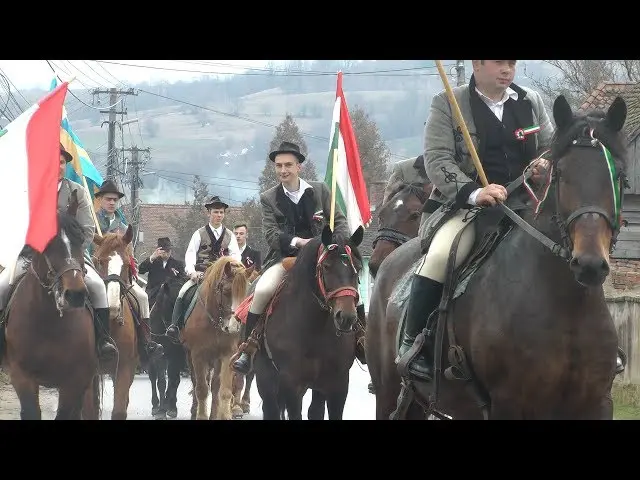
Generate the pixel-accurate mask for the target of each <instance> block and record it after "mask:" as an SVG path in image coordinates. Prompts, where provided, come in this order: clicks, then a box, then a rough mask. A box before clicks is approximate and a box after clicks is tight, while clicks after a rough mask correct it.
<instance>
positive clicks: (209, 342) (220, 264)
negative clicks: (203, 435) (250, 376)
mask: <svg viewBox="0 0 640 480" xmlns="http://www.w3.org/2000/svg"><path fill="white" fill-rule="evenodd" d="M253 270H254V269H253V267H249V268H245V267H244V265H243V264H242V263H240V262H237V261H236V260H234V259H233V258H231V257H228V256H224V257H221V258H219V259H218V260H216V261H215V262H214V263H213V264H212V265H211V266H209V268H207V270H206V272H205V276H204V279H203V280H202V284H201V286H200V288H199V290H198V292H196V295H197V296H198V298H197V301H196V304H195V307H194V308H193V311H192V312H191V313H190V314H189V316H188V317H186V318H185V326H184V328H183V329H182V332H181V339H182V343H183V344H184V346H185V348H186V349H187V358H188V362H189V366H190V371H191V383H192V384H193V393H192V396H193V403H192V407H191V418H192V419H197V420H206V419H207V418H208V419H209V420H230V419H231V418H232V414H231V404H232V397H233V393H232V392H233V370H232V369H231V364H230V360H231V356H232V355H233V354H234V353H235V351H236V349H237V347H238V341H239V340H240V322H238V321H237V320H236V319H235V317H234V315H233V313H234V311H235V309H236V307H237V306H238V305H239V304H240V302H241V301H242V300H243V298H244V297H245V295H246V292H247V287H248V285H249V278H250V276H251V274H252V273H253ZM209 391H211V396H212V399H211V410H210V412H209V414H208V415H207V400H208V397H209Z"/></svg>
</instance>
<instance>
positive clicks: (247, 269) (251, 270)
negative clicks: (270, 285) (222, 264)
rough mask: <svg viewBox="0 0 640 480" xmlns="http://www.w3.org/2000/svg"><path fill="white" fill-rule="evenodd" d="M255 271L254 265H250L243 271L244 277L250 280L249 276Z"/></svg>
mask: <svg viewBox="0 0 640 480" xmlns="http://www.w3.org/2000/svg"><path fill="white" fill-rule="evenodd" d="M255 269H256V266H255V265H251V266H250V267H249V268H245V270H244V276H245V277H247V278H251V275H253V271H254V270H255Z"/></svg>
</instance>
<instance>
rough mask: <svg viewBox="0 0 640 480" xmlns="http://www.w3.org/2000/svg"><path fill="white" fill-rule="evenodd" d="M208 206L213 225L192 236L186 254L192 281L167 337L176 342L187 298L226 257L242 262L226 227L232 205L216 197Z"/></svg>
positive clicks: (178, 301) (184, 289)
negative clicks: (211, 269) (226, 217)
mask: <svg viewBox="0 0 640 480" xmlns="http://www.w3.org/2000/svg"><path fill="white" fill-rule="evenodd" d="M204 206H205V208H206V209H207V211H208V212H209V223H208V224H207V225H205V226H204V227H201V228H199V229H198V230H196V231H195V232H193V235H192V236H191V241H190V242H189V246H188V247H187V252H186V253H185V254H184V263H185V269H184V270H185V273H186V274H187V275H189V280H188V281H187V282H186V283H185V284H184V285H183V286H182V288H181V289H180V292H179V293H178V298H177V299H176V303H175V305H174V306H173V315H172V319H171V325H169V328H167V332H166V334H167V336H168V337H170V338H172V339H174V340H178V334H179V331H180V328H182V325H181V320H182V310H183V303H184V302H183V297H184V294H185V293H187V290H189V288H191V287H192V286H193V285H195V284H196V283H197V282H198V280H200V279H201V278H202V277H203V276H204V272H205V270H206V269H207V267H209V265H211V264H212V263H213V262H215V261H216V260H217V259H218V258H220V257H222V256H225V255H229V256H231V257H233V259H234V260H236V261H238V262H242V258H241V254H240V248H239V247H238V241H237V240H236V237H235V236H234V234H233V233H232V232H231V230H229V229H228V228H227V227H225V226H224V225H222V220H223V219H224V215H225V212H226V210H227V208H229V205H227V204H226V203H224V202H223V201H222V200H220V197H218V196H214V197H212V198H211V200H209V202H208V203H205V205H204Z"/></svg>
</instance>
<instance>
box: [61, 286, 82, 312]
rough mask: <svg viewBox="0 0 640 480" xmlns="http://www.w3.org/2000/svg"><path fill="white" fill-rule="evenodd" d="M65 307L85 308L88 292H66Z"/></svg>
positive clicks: (64, 295) (64, 296)
mask: <svg viewBox="0 0 640 480" xmlns="http://www.w3.org/2000/svg"><path fill="white" fill-rule="evenodd" d="M63 298H64V303H65V306H68V307H69V308H81V307H84V305H85V301H86V299H87V291H86V290H65V291H64V294H63Z"/></svg>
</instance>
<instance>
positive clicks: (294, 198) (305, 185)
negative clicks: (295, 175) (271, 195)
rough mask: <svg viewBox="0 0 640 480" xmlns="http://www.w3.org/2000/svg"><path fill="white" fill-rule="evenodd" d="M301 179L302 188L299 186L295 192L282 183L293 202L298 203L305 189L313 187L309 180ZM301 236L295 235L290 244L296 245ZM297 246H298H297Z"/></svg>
mask: <svg viewBox="0 0 640 480" xmlns="http://www.w3.org/2000/svg"><path fill="white" fill-rule="evenodd" d="M299 180H300V188H298V190H296V191H295V192H290V191H289V190H287V189H286V187H285V186H284V184H283V185H282V189H283V190H284V194H285V195H286V196H287V197H289V198H290V199H291V201H292V202H293V203H295V204H296V205H297V204H298V202H299V201H300V199H301V198H302V194H303V193H304V191H305V190H306V189H307V188H313V187H312V186H311V185H309V184H308V183H307V182H305V181H304V180H303V179H301V178H300V179H299ZM299 239H300V238H299V237H293V238H292V239H291V243H290V244H289V245H291V246H292V247H296V242H297V241H298V240H299ZM296 248H297V247H296Z"/></svg>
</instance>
